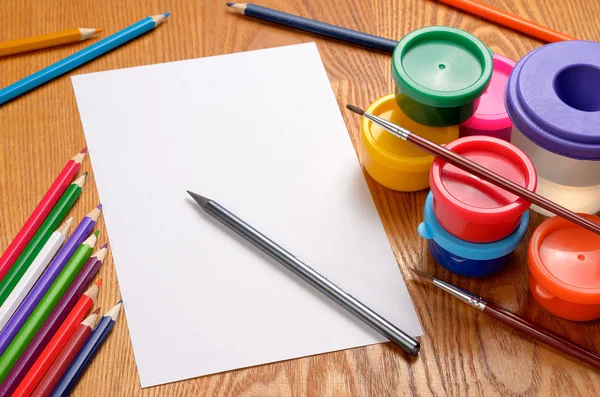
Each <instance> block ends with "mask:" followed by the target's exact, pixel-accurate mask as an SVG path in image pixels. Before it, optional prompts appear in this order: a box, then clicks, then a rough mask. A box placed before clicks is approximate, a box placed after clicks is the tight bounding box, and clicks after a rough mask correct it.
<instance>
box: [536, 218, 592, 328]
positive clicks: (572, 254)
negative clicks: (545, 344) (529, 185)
mask: <svg viewBox="0 0 600 397" xmlns="http://www.w3.org/2000/svg"><path fill="white" fill-rule="evenodd" d="M581 216H583V217H584V218H586V219H589V220H590V221H592V222H594V223H597V224H600V218H599V217H597V216H594V215H585V214H581ZM527 262H528V264H529V289H530V291H531V293H532V294H533V297H534V298H535V300H536V301H537V302H538V303H539V304H540V305H541V306H542V307H543V308H544V309H546V310H547V311H549V312H550V313H552V314H554V315H555V316H558V317H561V318H564V319H565V320H571V321H590V320H595V319H597V318H600V236H598V235H597V234H595V233H593V232H590V231H588V230H586V229H584V228H582V227H580V226H577V225H575V224H573V223H571V222H569V221H567V220H565V219H563V218H560V217H558V216H555V217H552V218H550V219H548V220H546V221H544V222H543V223H542V224H541V225H540V226H538V227H537V228H536V229H535V231H534V232H533V235H532V236H531V240H530V242H529V249H528V253H527Z"/></svg>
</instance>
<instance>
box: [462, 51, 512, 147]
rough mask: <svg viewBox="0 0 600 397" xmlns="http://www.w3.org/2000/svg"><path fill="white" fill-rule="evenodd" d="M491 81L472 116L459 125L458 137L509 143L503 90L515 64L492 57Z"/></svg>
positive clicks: (496, 56)
mask: <svg viewBox="0 0 600 397" xmlns="http://www.w3.org/2000/svg"><path fill="white" fill-rule="evenodd" d="M493 61H494V70H493V72H492V80H491V81H490V85H489V86H488V88H487V90H485V92H484V93H483V95H482V96H481V97H480V102H479V107H478V108H477V110H476V111H475V113H473V116H471V118H469V119H468V120H467V121H465V122H464V123H462V124H461V125H460V136H461V137H463V136H471V135H487V136H493V137H495V138H500V139H504V140H505V141H510V133H511V131H512V122H511V120H510V117H509V116H508V113H507V112H506V107H505V105H504V90H505V89H506V83H507V82H508V78H509V76H510V73H511V72H512V70H513V68H514V67H515V62H513V61H511V60H510V59H508V58H505V57H503V56H501V55H494V58H493Z"/></svg>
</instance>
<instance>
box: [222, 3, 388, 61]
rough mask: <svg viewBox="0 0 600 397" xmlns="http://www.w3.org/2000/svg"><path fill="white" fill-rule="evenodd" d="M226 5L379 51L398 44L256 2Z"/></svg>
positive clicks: (242, 11)
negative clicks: (259, 4) (258, 4)
mask: <svg viewBox="0 0 600 397" xmlns="http://www.w3.org/2000/svg"><path fill="white" fill-rule="evenodd" d="M227 5H228V6H229V7H231V8H232V9H233V10H235V11H236V12H238V13H240V14H242V15H245V16H248V17H254V18H258V19H262V20H264V21H267V22H273V23H276V24H278V25H283V26H288V27H290V28H294V29H300V30H304V31H306V32H310V33H315V34H318V35H321V36H325V37H330V38H332V39H337V40H342V41H346V42H349V43H352V44H357V45H360V46H363V47H367V48H372V49H375V50H379V51H385V52H394V49H395V48H396V44H398V42H397V41H395V40H390V39H386V38H384V37H379V36H374V35H372V34H368V33H363V32H358V31H356V30H352V29H347V28H342V27H340V26H335V25H330V24H328V23H324V22H319V21H315V20H313V19H308V18H303V17H299V16H297V15H292V14H287V13H285V12H281V11H277V10H273V9H271V8H266V7H261V6H257V5H256V4H245V3H227Z"/></svg>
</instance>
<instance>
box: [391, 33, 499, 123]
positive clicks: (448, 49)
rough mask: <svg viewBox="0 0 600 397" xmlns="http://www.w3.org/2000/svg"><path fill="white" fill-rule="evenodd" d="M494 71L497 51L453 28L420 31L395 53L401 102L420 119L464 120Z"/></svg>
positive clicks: (473, 107) (413, 116) (394, 66)
mask: <svg viewBox="0 0 600 397" xmlns="http://www.w3.org/2000/svg"><path fill="white" fill-rule="evenodd" d="M492 70H493V61H492V52H491V51H490V49H489V48H487V47H486V46H485V45H484V44H483V43H482V42H481V41H480V40H479V39H478V38H477V37H475V36H473V35H472V34H470V33H467V32H465V31H463V30H460V29H456V28H451V27H448V26H430V27H426V28H422V29H418V30H415V31H413V32H411V33H409V34H408V35H406V36H404V38H403V39H402V40H400V41H399V42H398V45H397V46H396V49H395V50H394V54H393V56H392V76H393V78H394V82H395V83H396V86H397V91H396V102H397V103H398V106H399V107H400V109H402V111H403V112H404V114H405V115H407V116H408V117H410V118H411V119H413V120H414V121H416V122H417V123H420V124H423V125H427V126H430V127H445V126H450V125H456V124H460V123H462V122H464V121H466V120H467V119H468V118H470V117H471V116H472V115H473V113H475V110H477V105H478V104H479V97H480V96H481V95H482V94H483V93H484V92H485V90H486V89H487V87H488V85H489V83H490V80H491V78H492Z"/></svg>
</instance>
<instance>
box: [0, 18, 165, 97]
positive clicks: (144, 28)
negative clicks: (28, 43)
mask: <svg viewBox="0 0 600 397" xmlns="http://www.w3.org/2000/svg"><path fill="white" fill-rule="evenodd" d="M168 16H169V13H166V14H162V15H155V16H152V17H147V18H144V19H142V20H141V21H139V22H137V23H135V24H133V25H131V26H129V27H128V28H125V29H123V30H121V31H120V32H117V33H115V34H113V35H111V36H109V37H107V38H105V39H102V40H100V41H98V42H96V43H94V44H92V45H90V46H89V47H86V48H84V49H83V50H81V51H77V52H76V53H75V54H73V55H70V56H68V57H66V58H65V59H63V60H60V61H58V62H56V63H55V64H52V65H50V66H48V67H46V68H44V69H42V70H40V71H38V72H35V73H34V74H32V75H30V76H27V77H25V78H24V79H22V80H19V81H17V82H15V83H13V84H11V85H9V86H8V87H5V88H3V89H1V90H0V105H2V104H3V103H6V102H8V101H10V100H11V99H14V98H16V97H18V96H20V95H22V94H24V93H26V92H28V91H31V90H32V89H34V88H37V87H39V86H40V85H42V84H45V83H47V82H49V81H50V80H52V79H54V78H56V77H58V76H61V75H63V74H65V73H67V72H70V71H71V70H73V69H75V68H77V67H79V66H81V65H83V64H85V63H87V62H89V61H91V60H93V59H95V58H97V57H99V56H101V55H103V54H105V53H107V52H108V51H111V50H114V49H115V48H117V47H119V46H121V45H123V44H125V43H127V42H128V41H131V40H133V39H135V38H136V37H138V36H141V35H142V34H144V33H147V32H149V31H150V30H152V29H154V28H155V27H157V26H158V25H160V24H161V23H162V22H164V20H165V19H166V18H167V17H168Z"/></svg>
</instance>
